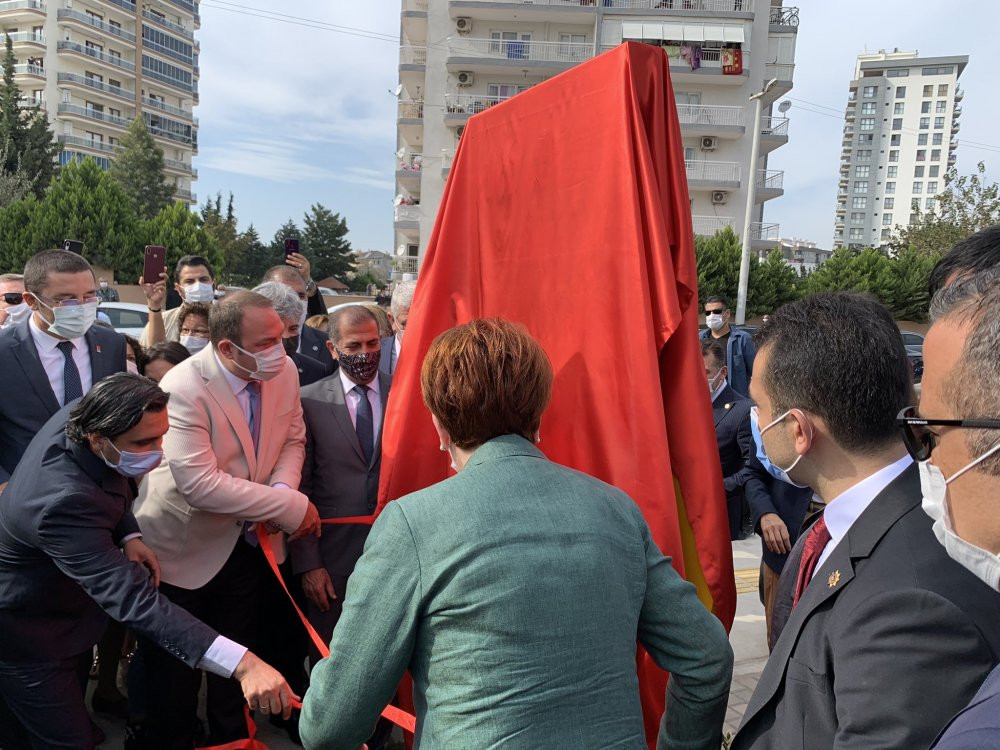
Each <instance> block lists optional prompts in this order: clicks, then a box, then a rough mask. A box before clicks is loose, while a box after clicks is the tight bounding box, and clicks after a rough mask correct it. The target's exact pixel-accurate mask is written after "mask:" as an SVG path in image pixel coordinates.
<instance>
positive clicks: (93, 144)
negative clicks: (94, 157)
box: [56, 135, 118, 154]
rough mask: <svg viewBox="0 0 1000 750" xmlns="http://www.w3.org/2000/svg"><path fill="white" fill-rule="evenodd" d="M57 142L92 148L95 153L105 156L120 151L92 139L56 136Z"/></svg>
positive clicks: (115, 147)
mask: <svg viewBox="0 0 1000 750" xmlns="http://www.w3.org/2000/svg"><path fill="white" fill-rule="evenodd" d="M56 140H57V141H58V142H59V143H61V144H63V145H64V146H80V147H81V148H90V149H93V150H95V151H101V152H102V153H105V154H113V153H115V152H116V151H117V150H118V147H117V146H111V145H109V144H107V143H105V142H104V141H95V140H93V139H91V138H80V137H78V136H75V135H60V136H56Z"/></svg>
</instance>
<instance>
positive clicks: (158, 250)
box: [142, 245, 166, 284]
mask: <svg viewBox="0 0 1000 750" xmlns="http://www.w3.org/2000/svg"><path fill="white" fill-rule="evenodd" d="M165 254H166V251H165V250H164V248H162V247H160V246H159V245H146V255H145V258H144V259H143V264H142V280H143V281H144V282H146V283H147V284H155V283H156V282H157V281H159V280H160V274H162V273H163V272H164V271H165V270H166V262H165V257H164V256H165Z"/></svg>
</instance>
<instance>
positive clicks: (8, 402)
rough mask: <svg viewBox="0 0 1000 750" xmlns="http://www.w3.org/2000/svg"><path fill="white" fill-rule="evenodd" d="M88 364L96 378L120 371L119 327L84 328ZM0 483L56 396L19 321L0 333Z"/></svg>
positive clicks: (25, 325)
mask: <svg viewBox="0 0 1000 750" xmlns="http://www.w3.org/2000/svg"><path fill="white" fill-rule="evenodd" d="M85 338H86V340H87V347H88V348H89V349H90V369H91V376H92V379H93V382H94V383H96V382H97V381H98V380H101V379H102V378H106V377H107V376H108V375H111V374H113V373H116V372H125V339H124V338H123V337H122V336H121V334H119V333H115V332H114V331H109V330H108V329H106V328H102V327H101V326H94V327H92V328H91V329H90V330H89V331H87V334H86V337H85ZM0 394H2V397H0V484H3V483H4V482H6V481H7V480H8V479H10V475H11V474H13V473H14V468H15V467H16V466H17V463H18V461H20V460H21V456H22V455H24V452H25V450H27V448H28V444H29V443H30V442H31V439H32V438H33V437H35V435H36V434H37V433H38V431H39V430H40V429H41V427H42V425H43V424H45V423H46V422H47V421H48V420H49V417H51V416H52V415H53V414H55V413H56V412H57V411H59V401H58V400H57V399H56V396H55V394H54V393H53V392H52V386H51V385H49V377H48V375H46V374H45V368H43V367H42V362H41V360H40V359H39V358H38V350H37V349H36V348H35V342H34V339H32V338H31V331H30V330H29V328H28V321H27V320H25V321H23V322H22V323H21V324H20V325H18V326H16V327H15V328H9V329H7V330H6V331H4V333H3V335H0Z"/></svg>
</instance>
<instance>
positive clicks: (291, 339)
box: [281, 336, 299, 357]
mask: <svg viewBox="0 0 1000 750" xmlns="http://www.w3.org/2000/svg"><path fill="white" fill-rule="evenodd" d="M281 345H282V346H283V347H285V354H287V355H288V356H289V357H291V356H292V355H293V354H295V352H297V351H298V350H299V337H298V336H287V337H286V338H283V339H282V340H281Z"/></svg>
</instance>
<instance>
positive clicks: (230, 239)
mask: <svg viewBox="0 0 1000 750" xmlns="http://www.w3.org/2000/svg"><path fill="white" fill-rule="evenodd" d="M201 220H202V226H203V227H204V228H205V231H206V232H208V233H209V234H210V235H212V237H214V238H215V241H216V242H217V243H218V245H219V249H220V250H221V251H222V255H223V256H224V257H225V261H226V268H228V269H230V271H231V272H233V269H236V268H239V266H240V255H241V253H242V252H243V247H244V246H243V244H241V243H240V242H239V233H238V231H237V227H236V209H235V207H234V204H233V194H232V193H230V194H229V205H228V207H227V208H226V215H225V217H223V215H222V193H221V192H220V193H216V195H215V200H214V201H213V200H212V199H211V198H209V199H208V202H206V203H205V205H204V206H202V208H201Z"/></svg>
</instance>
